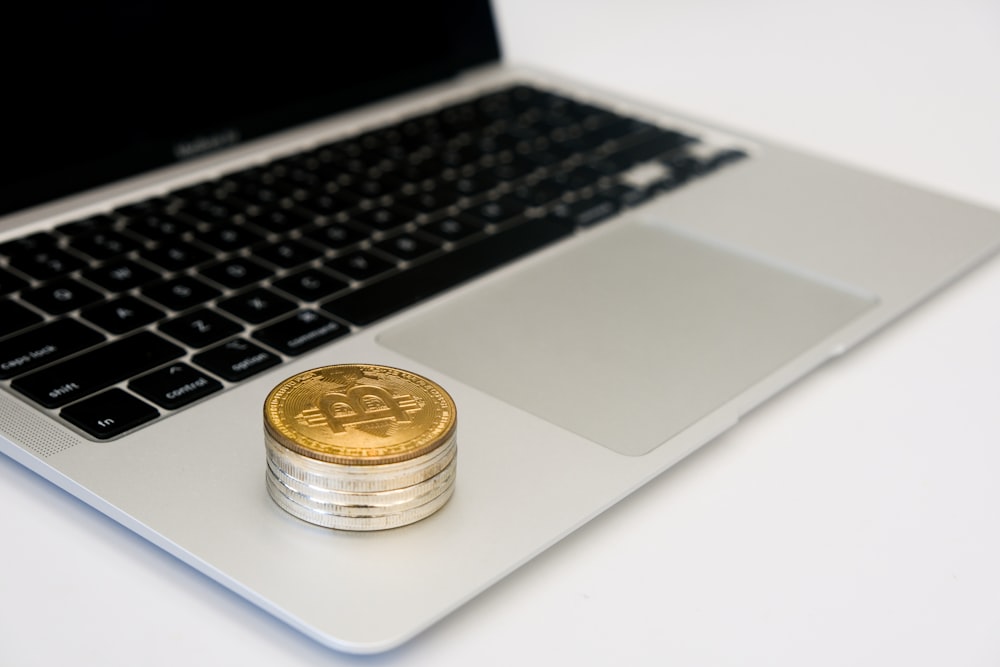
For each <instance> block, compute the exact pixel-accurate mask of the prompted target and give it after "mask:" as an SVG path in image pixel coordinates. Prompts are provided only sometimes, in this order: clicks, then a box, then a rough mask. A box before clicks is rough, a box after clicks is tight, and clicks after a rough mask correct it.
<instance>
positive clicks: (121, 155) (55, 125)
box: [0, 0, 498, 213]
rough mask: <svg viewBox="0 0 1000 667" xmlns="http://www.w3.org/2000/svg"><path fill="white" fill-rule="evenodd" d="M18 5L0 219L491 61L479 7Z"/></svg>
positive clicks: (453, 2)
mask: <svg viewBox="0 0 1000 667" xmlns="http://www.w3.org/2000/svg"><path fill="white" fill-rule="evenodd" d="M25 5H26V8H24V9H18V10H16V12H15V14H14V15H11V16H6V17H5V19H6V20H5V23H6V24H7V28H8V29H9V30H11V31H12V32H16V33H18V34H19V35H20V37H21V39H19V40H17V41H13V40H3V43H2V44H0V54H2V57H3V60H2V62H4V63H5V64H6V67H5V69H6V70H7V71H6V72H5V77H4V78H5V81H4V95H3V97H4V99H5V103H4V107H5V108H4V111H3V115H2V117H3V119H4V129H3V135H4V136H3V141H2V145H3V156H2V158H0V213H8V212H11V211H14V210H18V209H20V208H24V207H27V206H30V205H33V204H37V203H41V202H43V201H46V200H49V199H52V198H55V197H58V196H63V195H66V194H70V193H73V192H77V191H80V190H83V189H86V188H90V187H94V186H96V185H100V184H102V183H107V182H111V181H113V180H115V179H118V178H122V177H125V176H128V175H131V174H135V173H139V172H141V171H145V170H148V169H151V168H154V167H159V166H162V165H165V164H169V163H171V162H175V161H178V160H183V159H186V158H189V157H193V156H196V155H200V154H202V153H205V152H208V151H210V150H213V149H217V148H222V147H225V146H229V145H232V144H234V143H238V142H240V141H244V140H246V139H250V138H253V137H258V136H261V135H263V134H267V133H269V132H273V131H275V130H278V129H282V128H284V127H288V126H290V125H294V124H298V123H302V122H306V121H310V120H314V119H317V118H320V117H323V116H325V115H328V114H330V113H333V112H336V111H339V110H343V109H346V108H349V107H351V106H354V105H357V104H361V103H364V102H369V101H372V100H375V99H378V98H380V97H384V96H387V95H391V94H395V93H399V92H403V91H405V90H409V89H412V88H415V87H418V86H421V85H425V84H428V83H432V82H434V81H437V80H441V79H443V78H446V77H448V76H450V75H452V74H454V73H455V72H456V71H458V70H460V69H464V68H467V67H470V66H474V65H478V64H482V63H485V62H488V61H490V60H494V59H496V58H497V57H498V45H497V40H496V37H495V33H494V28H493V22H492V17H491V14H490V10H489V6H488V3H487V2H486V0H475V1H472V0H434V1H426V0H424V1H421V2H405V1H404V2H388V1H385V0H364V1H361V0H359V1H357V2H323V3H310V2H303V1H301V0H281V2H277V3H267V4H264V5H253V4H252V3H235V2H218V3H217V2H193V1H191V0H155V1H154V0H149V1H144V2H133V1H131V0H109V1H106V2H97V3H79V2H58V3H37V8H36V9H32V8H31V6H30V5H31V3H25ZM5 13H6V12H5Z"/></svg>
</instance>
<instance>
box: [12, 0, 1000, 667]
mask: <svg viewBox="0 0 1000 667" xmlns="http://www.w3.org/2000/svg"><path fill="white" fill-rule="evenodd" d="M497 17H498V20H499V23H500V25H501V29H502V34H503V38H504V46H505V49H506V52H507V57H508V58H509V59H510V60H511V61H513V62H517V63H522V64H528V65H531V66H537V67H542V68H550V69H553V70H556V71H558V72H559V73H561V74H566V75H571V76H574V77H576V78H580V79H583V80H585V81H587V82H589V83H596V84H598V85H600V86H602V87H604V88H608V89H611V90H619V91H623V92H625V93H628V94H629V95H631V96H633V97H636V98H639V99H642V100H646V101H651V102H654V103H656V104H659V105H661V106H665V107H669V108H674V109H677V110H681V111H684V112H688V113H691V114H694V115H698V116H702V117H704V118H707V119H711V120H716V121H719V122H721V123H724V124H726V125H729V126H732V127H735V128H743V129H747V130H750V131H752V132H754V133H756V134H759V135H763V136H766V137H771V138H774V139H776V140H779V141H781V142H784V143H789V144H792V145H794V146H797V147H800V148H805V149H808V150H811V151H814V152H817V153H821V154H824V155H827V156H831V157H835V158H837V159H840V160H842V161H846V162H849V163H854V164H857V165H862V166H864V167H866V168H870V169H873V170H875V171H879V172H883V173H886V174H889V175H892V176H893V177H896V178H900V179H903V180H906V181H910V182H913V183H916V184H920V185H923V186H925V187H929V188H933V189H936V190H939V191H942V192H945V193H948V194H952V195H955V196H959V197H962V198H966V199H969V200H972V201H976V202H979V203H982V204H984V205H986V206H989V207H992V208H994V209H997V210H1000V3H997V2H995V1H994V0H947V1H944V0H941V1H939V2H920V1H913V0H910V1H904V0H893V1H883V0H840V1H838V2H823V3H820V2H797V1H794V0H770V1H766V0H752V1H749V2H736V1H734V0H733V1H725V0H703V1H701V2H696V1H695V0H673V1H669V0H668V1H664V2H659V3H653V2H643V1H641V0H617V1H615V2H610V1H604V2H595V1H588V2H584V1H581V0H577V1H576V2H566V1H561V2H549V3H544V2H542V1H541V0H504V1H503V2H500V3H499V5H498V7H497ZM998 399H1000V261H993V262H991V263H990V264H988V265H986V266H984V267H983V268H982V269H980V270H978V271H976V272H975V273H973V274H972V275H970V276H969V277H968V278H966V279H965V280H963V281H962V282H960V283H959V284H957V285H956V286H954V287H953V288H951V289H949V290H948V291H946V292H945V293H944V294H942V295H940V296H939V297H938V298H936V299H934V300H933V301H932V302H930V303H929V304H927V305H926V306H924V307H922V308H921V309H919V310H918V311H916V312H915V313H914V314H912V315H911V316H909V317H907V318H906V319H904V320H903V321H902V322H900V323H899V324H897V325H895V326H894V327H892V328H890V329H889V330H887V331H886V332H884V333H883V334H880V335H879V336H878V337H876V338H875V339H873V340H872V341H870V342H868V343H866V344H865V345H863V346H861V347H859V348H858V349H856V350H855V351H853V352H852V353H851V354H849V355H847V356H846V357H845V358H843V359H841V360H839V361H838V362H836V363H835V364H833V365H830V366H828V367H827V368H825V369H823V370H822V371H821V372H819V373H818V374H816V375H814V376H812V377H810V378H809V379H807V380H806V381H804V382H802V383H800V384H799V385H797V386H796V387H794V388H793V390H792V391H790V392H787V393H786V394H784V395H783V396H781V397H779V398H778V399H776V400H774V401H773V402H771V403H770V404H769V405H767V406H765V408H764V409H762V410H761V411H759V412H758V413H756V414H754V415H751V416H750V417H749V418H748V419H746V421H745V422H744V423H742V424H741V425H740V427H739V428H737V429H736V430H734V431H732V432H730V433H729V434H727V435H726V436H724V437H723V438H721V439H720V440H718V441H716V442H715V443H714V444H712V445H711V446H709V447H708V448H706V449H704V450H702V451H701V452H700V453H698V454H697V455H695V456H694V457H692V458H691V459H689V460H687V461H685V462H684V463H683V464H681V465H680V466H678V467H677V468H675V469H673V470H671V471H669V472H668V473H667V474H665V475H663V476H662V477H661V478H659V479H657V480H656V481H654V482H653V483H651V484H649V485H648V486H646V487H645V488H643V489H642V490H641V491H639V492H638V493H636V494H635V495H634V496H632V497H631V498H629V499H628V500H626V501H625V502H623V503H621V504H620V505H618V506H617V507H615V508H613V509H612V510H610V511H609V512H608V513H606V514H605V515H603V516H602V517H599V518H598V519H597V520H596V521H594V522H592V523H591V524H589V525H588V526H586V527H584V528H583V529H582V530H580V531H579V532H577V533H576V534H574V535H573V536H571V537H570V538H569V539H567V540H565V541H564V542H562V543H560V544H559V545H558V546H557V547H555V548H554V549H552V550H550V551H549V552H547V553H546V554H544V555H543V556H542V557H540V558H538V559H536V560H535V561H533V562H532V563H530V564H529V565H528V566H526V567H524V568H523V569H521V570H520V571H518V572H517V573H515V574H514V575H513V576H511V577H510V578H508V579H507V580H505V581H504V582H502V583H501V584H500V585H498V586H496V587H495V588H493V589H491V590H490V591H489V592H487V593H486V594H485V595H483V596H481V597H479V598H477V599H476V600H475V601H473V602H472V603H471V604H469V605H467V606H466V607H464V608H463V609H461V610H459V611H458V612H457V613H455V614H453V615H452V616H451V617H449V618H448V619H446V620H445V621H444V622H442V623H440V624H439V625H437V626H436V627H434V628H432V629H431V630H430V631H428V632H427V633H425V634H423V635H421V636H420V637H418V638H417V639H416V640H414V641H412V642H410V643H408V644H407V645H405V646H404V647H402V648H401V649H398V650H396V651H393V652H390V653H388V654H384V655H381V656H374V657H369V658H356V657H351V656H345V655H341V654H337V653H334V652H331V651H329V650H327V649H324V648H322V647H321V646H319V645H317V644H315V643H314V642H312V641H311V640H309V639H306V638H305V637H303V636H301V635H299V634H297V633H296V632H294V631H292V630H290V629H288V628H286V627H285V626H284V625H282V624H281V623H279V622H277V621H275V620H273V619H272V618H270V617H269V616H267V615H266V614H264V613H262V612H260V611H258V610H256V608H254V607H252V606H251V605H249V604H247V603H245V602H243V601H242V600H241V599H239V598H237V597H236V596H235V595H233V594H231V593H229V592H227V591H226V590H224V589H222V588H221V587H219V586H218V585H216V584H214V583H212V582H211V581H209V580H207V579H206V578H204V577H202V576H201V575H199V574H197V573H195V572H194V571H192V570H190V569H189V568H187V567H186V566H183V565H181V564H180V563H178V562H176V561H174V560H173V559H172V558H170V557H169V556H167V555H165V554H163V553H162V552H160V551H158V550H157V549H155V548H153V547H151V546H149V545H148V544H146V543H145V542H144V541H142V540H140V539H139V538H136V537H134V536H133V535H132V534H131V533H129V532H128V531H126V530H125V529H123V528H120V527H119V526H118V525H117V524H115V523H113V522H112V521H110V520H108V519H105V518H103V517H102V516H101V515H99V514H98V513H96V512H95V511H92V510H90V509H88V508H87V507H85V506H83V505H82V504H80V503H79V502H77V501H75V500H73V499H71V498H70V497H69V496H67V495H66V494H63V493H62V492H60V491H57V490H56V489H55V488H54V487H51V486H50V485H48V484H47V483H45V482H43V481H41V480H40V479H38V478H36V477H34V476H33V475H32V474H30V473H28V472H27V471H26V470H24V469H22V468H20V467H19V466H18V465H16V464H14V463H13V462H11V461H10V460H8V459H6V458H0V534H2V535H3V537H2V540H0V665H3V666H5V667H6V666H11V667H13V666H17V667H21V666H24V665H55V664H75V665H104V666H111V665H130V666H131V665H138V664H141V665H171V666H174V665H178V664H217V665H246V666H250V665H282V666H293V665H341V664H356V663H364V664H368V663H370V664H377V665H424V664H434V665H463V666H467V665H484V664H487V665H513V664H529V665H533V664H546V665H547V664H553V663H556V662H557V661H558V664H573V665H606V664H609V663H612V662H615V663H619V664H623V665H626V664H627V665H631V664H638V665H646V664H655V665H795V666H801V665H844V664H851V665H879V666H884V665H907V666H908V667H914V666H916V665H935V666H937V665H943V664H947V665H997V664H1000V567H998V563H1000V409H998V403H1000V400H998ZM331 604H350V601H349V600H341V601H337V600H333V601H331Z"/></svg>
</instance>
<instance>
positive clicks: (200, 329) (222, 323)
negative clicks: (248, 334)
mask: <svg viewBox="0 0 1000 667" xmlns="http://www.w3.org/2000/svg"><path fill="white" fill-rule="evenodd" d="M159 329H160V331H162V332H163V333H165V334H167V335H169V336H172V337H173V338H176V339H177V340H179V341H181V342H182V343H185V344H187V345H190V346H191V347H205V346H207V345H211V344H212V343H218V342H219V341H220V340H222V339H224V338H228V337H229V336H232V335H233V334H237V333H239V332H241V331H243V327H242V326H241V325H239V324H237V323H236V322H233V321H232V320H231V319H229V318H228V317H225V316H224V315H221V314H219V313H217V312H215V311H214V310H209V309H207V308H199V309H198V310H195V311H193V312H191V313H188V314H187V315H181V316H180V317H175V318H174V319H172V320H170V321H169V322H164V323H163V324H161V325H160V327H159Z"/></svg>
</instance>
